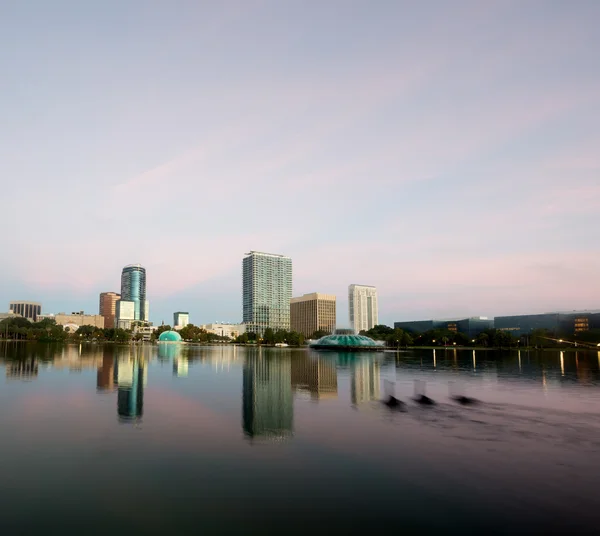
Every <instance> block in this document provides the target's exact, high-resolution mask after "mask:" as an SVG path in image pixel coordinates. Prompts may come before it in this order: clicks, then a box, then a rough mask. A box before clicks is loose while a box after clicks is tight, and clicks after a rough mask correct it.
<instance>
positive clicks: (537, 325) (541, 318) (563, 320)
mask: <svg viewBox="0 0 600 536" xmlns="http://www.w3.org/2000/svg"><path fill="white" fill-rule="evenodd" d="M494 327H495V328H496V329H499V330H502V331H508V332H510V333H511V334H512V335H514V336H516V337H520V336H521V335H529V334H530V333H531V332H533V331H535V330H542V329H543V330H547V331H548V332H550V333H552V334H554V335H557V336H559V335H565V336H569V337H570V336H573V335H577V334H578V333H582V332H585V331H589V330H591V329H600V311H599V310H592V311H565V312H553V313H541V314H533V315H512V316H496V317H494Z"/></svg>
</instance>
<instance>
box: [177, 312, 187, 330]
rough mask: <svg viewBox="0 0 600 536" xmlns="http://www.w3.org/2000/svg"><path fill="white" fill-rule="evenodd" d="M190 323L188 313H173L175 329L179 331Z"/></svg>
mask: <svg viewBox="0 0 600 536" xmlns="http://www.w3.org/2000/svg"><path fill="white" fill-rule="evenodd" d="M189 323H190V313H184V312H181V311H177V312H176V313H173V327H174V328H175V329H181V328H184V327H185V326H187V325H188V324H189Z"/></svg>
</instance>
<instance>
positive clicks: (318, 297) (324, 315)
mask: <svg viewBox="0 0 600 536" xmlns="http://www.w3.org/2000/svg"><path fill="white" fill-rule="evenodd" d="M335 314H336V312H335V296H334V295H332V294H319V293H318V292H313V293H312V294H305V295H304V296H300V297H298V298H292V299H291V300H290V323H291V328H292V331H297V332H298V333H302V334H303V335H304V336H305V337H310V336H311V335H312V334H313V333H314V332H315V331H325V332H327V333H333V332H334V331H335Z"/></svg>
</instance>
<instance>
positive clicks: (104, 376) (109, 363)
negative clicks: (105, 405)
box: [96, 348, 115, 392]
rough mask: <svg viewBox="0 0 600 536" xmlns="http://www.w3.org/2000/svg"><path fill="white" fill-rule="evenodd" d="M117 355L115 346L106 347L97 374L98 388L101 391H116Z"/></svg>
mask: <svg viewBox="0 0 600 536" xmlns="http://www.w3.org/2000/svg"><path fill="white" fill-rule="evenodd" d="M114 376H115V356H114V351H113V348H105V349H104V357H103V358H102V363H101V364H100V366H99V367H98V372H97V375H96V389H97V390H98V391H99V392H105V391H114V389H115V377H114Z"/></svg>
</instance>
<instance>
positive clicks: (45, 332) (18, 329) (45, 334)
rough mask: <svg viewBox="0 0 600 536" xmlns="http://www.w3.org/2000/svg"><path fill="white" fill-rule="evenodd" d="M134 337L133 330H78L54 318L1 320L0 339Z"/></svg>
mask: <svg viewBox="0 0 600 536" xmlns="http://www.w3.org/2000/svg"><path fill="white" fill-rule="evenodd" d="M132 337H133V334H132V332H131V331H128V330H124V329H120V328H97V327H95V326H81V327H79V329H78V330H77V331H70V330H69V328H68V327H64V326H61V325H59V324H57V323H56V321H55V320H54V319H53V318H44V320H40V321H39V322H30V321H29V320H27V319H26V318H22V317H18V316H16V317H13V318H5V319H4V320H2V321H0V339H11V340H18V341H40V342H66V341H81V340H92V339H95V340H97V341H109V342H119V343H125V342H129V341H130V340H131V339H132Z"/></svg>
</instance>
